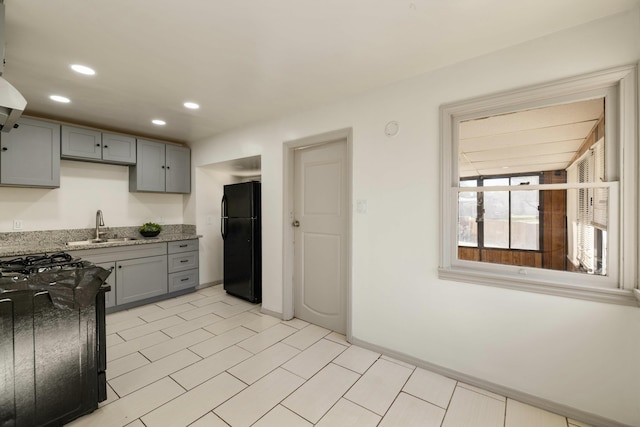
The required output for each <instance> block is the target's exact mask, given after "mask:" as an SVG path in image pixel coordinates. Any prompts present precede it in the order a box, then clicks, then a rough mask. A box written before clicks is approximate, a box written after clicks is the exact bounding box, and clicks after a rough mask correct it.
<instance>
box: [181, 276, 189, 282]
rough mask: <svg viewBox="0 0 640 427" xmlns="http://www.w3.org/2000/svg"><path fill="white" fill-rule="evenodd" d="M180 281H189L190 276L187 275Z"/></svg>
mask: <svg viewBox="0 0 640 427" xmlns="http://www.w3.org/2000/svg"><path fill="white" fill-rule="evenodd" d="M180 281H181V282H188V281H189V278H188V277H185V278H184V279H181V280H180Z"/></svg>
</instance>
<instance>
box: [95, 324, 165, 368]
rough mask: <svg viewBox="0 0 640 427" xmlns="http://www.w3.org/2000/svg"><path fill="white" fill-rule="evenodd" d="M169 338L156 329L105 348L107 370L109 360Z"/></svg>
mask: <svg viewBox="0 0 640 427" xmlns="http://www.w3.org/2000/svg"><path fill="white" fill-rule="evenodd" d="M170 339H171V338H169V337H168V336H167V335H165V334H163V333H162V332H160V331H156V332H152V333H150V334H149V335H143V336H141V337H140V338H135V339H132V340H131V341H124V340H123V341H122V343H120V344H116V345H114V346H112V347H109V348H107V362H108V363H107V372H108V370H109V368H110V363H111V361H113V360H116V359H119V358H121V357H124V356H126V355H128V354H131V353H135V352H136V351H139V350H142V349H143V348H147V347H151V346H152V345H156V344H159V343H161V342H164V341H169V340H170Z"/></svg>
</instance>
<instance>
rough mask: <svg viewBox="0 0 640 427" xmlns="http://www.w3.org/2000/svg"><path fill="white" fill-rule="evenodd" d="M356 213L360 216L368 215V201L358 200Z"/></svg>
mask: <svg viewBox="0 0 640 427" xmlns="http://www.w3.org/2000/svg"><path fill="white" fill-rule="evenodd" d="M356 212H358V213H359V214H366V213H367V201H366V200H362V199H360V200H356Z"/></svg>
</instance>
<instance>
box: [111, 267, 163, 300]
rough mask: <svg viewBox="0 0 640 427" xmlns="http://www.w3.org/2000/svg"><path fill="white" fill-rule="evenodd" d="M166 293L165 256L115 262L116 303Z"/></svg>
mask: <svg viewBox="0 0 640 427" xmlns="http://www.w3.org/2000/svg"><path fill="white" fill-rule="evenodd" d="M166 293H167V256H166V255H160V256H154V257H148V258H136V259H129V260H125V261H118V262H116V304H117V305H121V304H127V303H130V302H134V301H138V300H142V299H146V298H151V297H155V296H158V295H163V294H166Z"/></svg>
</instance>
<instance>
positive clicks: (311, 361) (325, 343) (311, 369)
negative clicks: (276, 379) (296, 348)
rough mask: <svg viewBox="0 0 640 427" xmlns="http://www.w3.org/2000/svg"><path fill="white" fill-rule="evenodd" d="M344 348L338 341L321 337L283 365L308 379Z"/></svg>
mask: <svg viewBox="0 0 640 427" xmlns="http://www.w3.org/2000/svg"><path fill="white" fill-rule="evenodd" d="M344 350H345V347H344V346H342V345H340V344H338V343H335V342H333V341H329V340H325V339H321V340H320V341H318V342H317V343H315V344H314V345H312V346H311V347H309V348H307V349H306V350H304V351H303V352H302V353H300V354H298V355H297V356H296V357H294V358H293V359H291V360H289V361H288V362H287V363H285V364H284V365H282V367H283V368H284V369H286V370H287V371H290V372H293V373H294V374H296V375H298V376H300V377H302V378H304V379H307V380H308V379H309V378H311V377H312V376H314V375H315V374H316V372H318V371H319V370H320V369H322V368H324V367H325V366H327V364H328V363H329V362H331V361H332V360H333V359H335V358H336V356H338V355H339V354H340V353H342V352H343V351H344Z"/></svg>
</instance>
